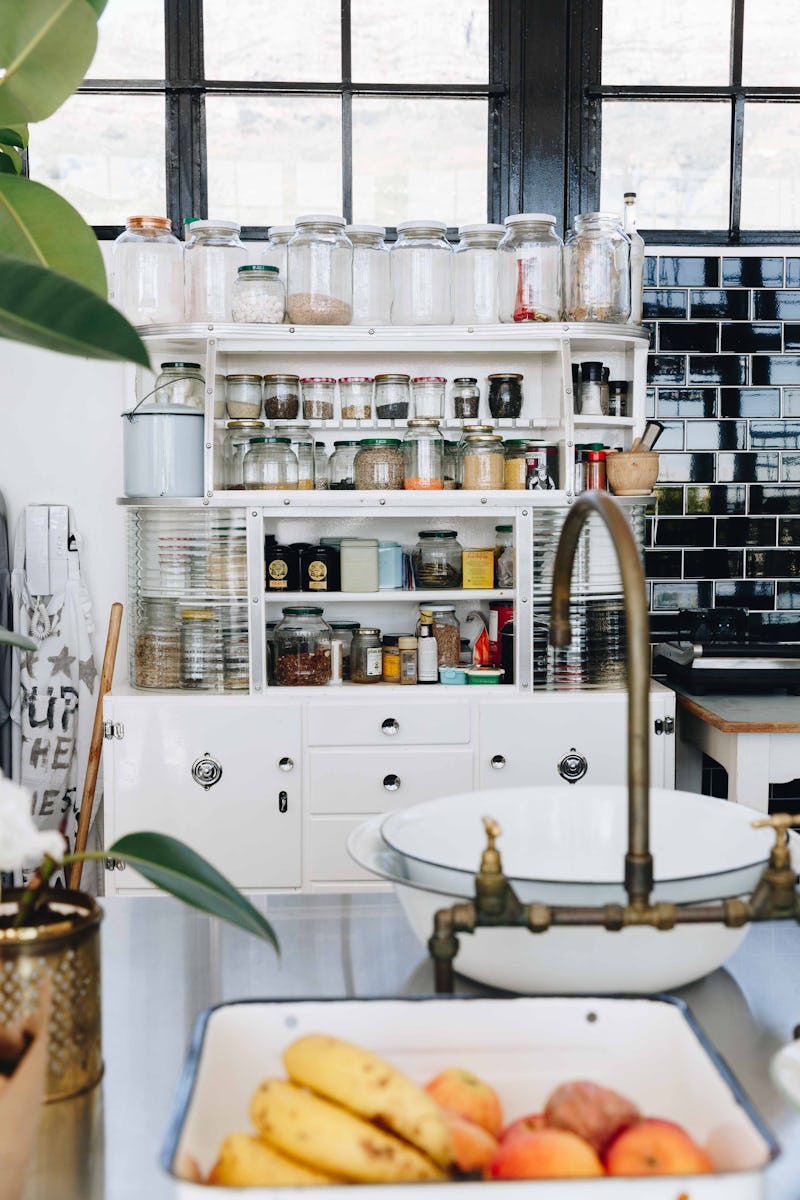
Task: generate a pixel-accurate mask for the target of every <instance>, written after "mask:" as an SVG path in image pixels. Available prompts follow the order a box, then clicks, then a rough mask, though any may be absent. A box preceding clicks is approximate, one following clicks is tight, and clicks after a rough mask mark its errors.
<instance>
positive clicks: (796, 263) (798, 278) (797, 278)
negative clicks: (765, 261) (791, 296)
mask: <svg viewBox="0 0 800 1200" xmlns="http://www.w3.org/2000/svg"><path fill="white" fill-rule="evenodd" d="M786 287H787V288H796V287H800V258H787V260H786Z"/></svg>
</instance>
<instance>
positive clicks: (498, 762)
mask: <svg viewBox="0 0 800 1200" xmlns="http://www.w3.org/2000/svg"><path fill="white" fill-rule="evenodd" d="M489 761H490V763H491V764H492V767H493V768H494V770H495V771H502V769H503V767H504V766H505V765H506V760H505V755H503V754H493V755H492V757H491V758H490V759H489Z"/></svg>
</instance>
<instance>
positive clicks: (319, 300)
mask: <svg viewBox="0 0 800 1200" xmlns="http://www.w3.org/2000/svg"><path fill="white" fill-rule="evenodd" d="M344 226H345V221H344V217H331V216H325V215H323V214H314V213H312V214H309V215H308V216H302V217H298V218H297V220H296V222H295V232H294V236H293V237H292V239H291V240H290V242H289V245H288V272H289V281H288V284H287V301H286V303H287V310H288V316H289V320H290V321H291V323H292V324H293V325H349V324H350V321H351V319H352V316H353V244H352V242H351V241H350V239H349V238H348V237H347V235H346V234H345V231H344Z"/></svg>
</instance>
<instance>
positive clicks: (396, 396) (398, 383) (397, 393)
mask: <svg viewBox="0 0 800 1200" xmlns="http://www.w3.org/2000/svg"><path fill="white" fill-rule="evenodd" d="M409 382H410V376H409V375H376V376H375V416H376V417H377V418H378V420H380V421H388V420H402V419H403V418H404V417H407V416H408V404H409V397H410V389H409Z"/></svg>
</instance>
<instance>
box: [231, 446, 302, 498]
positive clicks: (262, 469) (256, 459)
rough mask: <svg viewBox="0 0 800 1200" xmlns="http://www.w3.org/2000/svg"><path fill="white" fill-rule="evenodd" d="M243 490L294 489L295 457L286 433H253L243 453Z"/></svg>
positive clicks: (295, 475)
mask: <svg viewBox="0 0 800 1200" xmlns="http://www.w3.org/2000/svg"><path fill="white" fill-rule="evenodd" d="M243 474H244V486H245V490H246V491H264V490H268V489H276V490H278V491H289V490H291V491H295V490H296V489H297V458H296V457H295V455H294V454H293V452H292V443H291V441H290V440H289V438H288V437H256V438H253V439H252V441H251V442H250V449H249V450H248V451H247V453H246V454H245V456H244V471H243Z"/></svg>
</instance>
